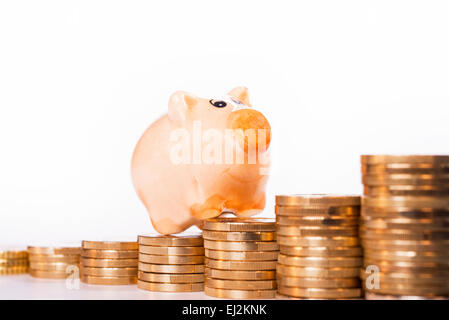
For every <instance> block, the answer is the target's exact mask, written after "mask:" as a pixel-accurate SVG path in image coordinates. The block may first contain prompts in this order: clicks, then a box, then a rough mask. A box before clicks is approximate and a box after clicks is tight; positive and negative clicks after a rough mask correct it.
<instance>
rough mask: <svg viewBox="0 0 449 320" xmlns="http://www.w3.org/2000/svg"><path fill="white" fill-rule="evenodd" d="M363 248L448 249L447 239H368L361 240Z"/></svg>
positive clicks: (443, 250) (444, 250) (448, 242)
mask: <svg viewBox="0 0 449 320" xmlns="http://www.w3.org/2000/svg"><path fill="white" fill-rule="evenodd" d="M362 245H363V247H364V248H365V249H368V250H369V249H372V250H402V251H404V250H405V251H407V250H412V251H441V252H447V251H448V250H449V241H447V240H440V241H427V240H368V239H365V240H363V242H362Z"/></svg>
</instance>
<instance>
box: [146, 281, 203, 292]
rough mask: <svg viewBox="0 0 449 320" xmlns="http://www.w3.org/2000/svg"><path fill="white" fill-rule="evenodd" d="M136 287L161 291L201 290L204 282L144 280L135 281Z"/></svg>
mask: <svg viewBox="0 0 449 320" xmlns="http://www.w3.org/2000/svg"><path fill="white" fill-rule="evenodd" d="M137 288H139V289H143V290H150V291H161V292H196V291H203V290H204V284H203V283H201V282H198V283H158V282H146V281H141V280H138V281H137Z"/></svg>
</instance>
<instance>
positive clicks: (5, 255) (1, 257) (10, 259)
mask: <svg viewBox="0 0 449 320" xmlns="http://www.w3.org/2000/svg"><path fill="white" fill-rule="evenodd" d="M27 272H28V252H27V251H26V250H0V275H7V274H21V273H27Z"/></svg>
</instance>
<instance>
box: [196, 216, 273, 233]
mask: <svg viewBox="0 0 449 320" xmlns="http://www.w3.org/2000/svg"><path fill="white" fill-rule="evenodd" d="M275 222H276V221H275V220H274V219H272V218H215V219H209V220H205V221H204V224H203V230H210V231H228V232H243V231H259V232H260V231H275V229H276V224H275Z"/></svg>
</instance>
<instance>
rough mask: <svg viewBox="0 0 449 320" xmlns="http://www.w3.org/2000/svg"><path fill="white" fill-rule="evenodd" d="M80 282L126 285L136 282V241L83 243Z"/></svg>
mask: <svg viewBox="0 0 449 320" xmlns="http://www.w3.org/2000/svg"><path fill="white" fill-rule="evenodd" d="M81 256H82V257H81V281H82V282H84V283H88V284H100V285H127V284H135V283H136V282H137V262H138V260H137V256H138V245H137V242H136V241H83V243H82V252H81Z"/></svg>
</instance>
